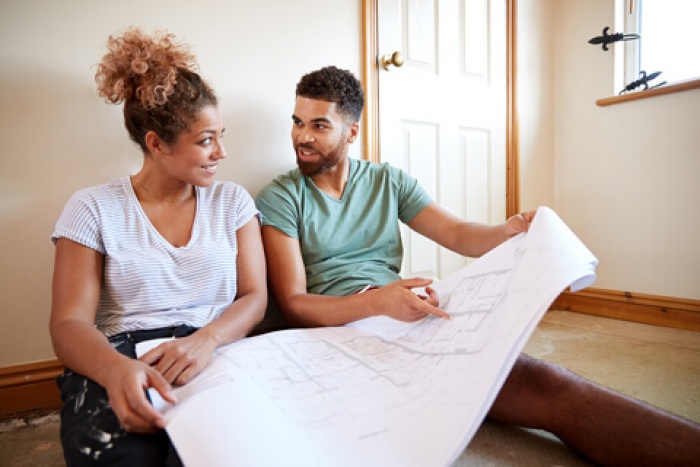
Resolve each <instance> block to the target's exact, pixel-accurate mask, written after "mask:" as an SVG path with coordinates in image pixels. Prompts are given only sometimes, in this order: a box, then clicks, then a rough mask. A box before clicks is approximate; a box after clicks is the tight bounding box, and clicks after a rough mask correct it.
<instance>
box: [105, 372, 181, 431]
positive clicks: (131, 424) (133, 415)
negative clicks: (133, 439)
mask: <svg viewBox="0 0 700 467" xmlns="http://www.w3.org/2000/svg"><path fill="white" fill-rule="evenodd" d="M150 387H153V388H156V390H157V391H158V392H159V393H160V394H161V395H162V396H163V398H164V399H166V400H167V401H169V402H173V403H174V402H176V398H175V395H174V394H173V393H172V389H171V388H170V385H169V384H168V383H167V381H165V379H164V378H163V377H162V376H161V375H160V374H159V373H158V372H157V371H155V370H153V369H152V368H148V367H144V371H141V372H139V374H137V375H136V378H126V379H124V380H122V384H120V385H117V386H116V387H114V388H112V389H111V390H110V389H108V391H107V393H108V395H109V401H110V405H111V407H112V410H114V413H115V414H116V415H117V418H119V421H120V422H121V424H122V426H123V427H124V429H126V430H127V431H129V432H135V433H152V432H154V431H157V430H158V429H163V428H165V419H164V418H163V416H162V415H161V414H160V413H159V412H158V411H157V410H156V409H155V408H154V407H153V405H151V403H150V402H149V401H148V398H147V397H146V392H145V391H146V390H147V389H148V388H150Z"/></svg>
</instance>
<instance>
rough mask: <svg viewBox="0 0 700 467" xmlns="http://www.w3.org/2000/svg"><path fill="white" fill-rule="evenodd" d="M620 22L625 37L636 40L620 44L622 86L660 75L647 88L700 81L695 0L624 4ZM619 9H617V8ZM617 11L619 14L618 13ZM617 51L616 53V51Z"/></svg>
mask: <svg viewBox="0 0 700 467" xmlns="http://www.w3.org/2000/svg"><path fill="white" fill-rule="evenodd" d="M621 3H623V4H624V5H622V6H623V10H624V11H623V12H622V14H623V17H624V19H623V20H622V21H616V22H617V23H618V24H620V25H621V26H622V27H623V28H624V32H625V33H637V34H639V35H640V36H641V38H640V39H638V40H631V41H625V42H623V44H624V56H625V60H624V75H623V76H624V83H622V87H620V90H621V89H622V88H624V86H625V85H627V84H629V83H631V82H632V81H635V80H638V79H639V78H640V74H639V72H640V71H642V70H643V71H646V73H647V75H650V74H651V73H654V72H657V71H660V72H661V75H659V77H658V78H656V79H654V80H653V81H651V82H650V83H649V85H650V86H654V85H656V84H660V83H661V82H663V81H666V82H667V83H669V84H671V83H676V82H678V81H686V80H689V79H697V78H700V31H698V30H697V29H696V28H697V20H698V17H700V2H698V0H624V1H623V2H621ZM618 8H619V6H618ZM618 11H619V10H618ZM618 50H619V49H618Z"/></svg>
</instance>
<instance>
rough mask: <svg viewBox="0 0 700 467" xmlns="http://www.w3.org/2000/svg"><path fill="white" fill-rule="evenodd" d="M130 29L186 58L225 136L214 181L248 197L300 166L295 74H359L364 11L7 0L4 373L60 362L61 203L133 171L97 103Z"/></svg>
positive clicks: (116, 123)
mask: <svg viewBox="0 0 700 467" xmlns="http://www.w3.org/2000/svg"><path fill="white" fill-rule="evenodd" d="M129 25H137V26H140V27H142V28H143V29H144V30H146V31H153V30H155V29H168V30H169V31H170V32H173V33H174V34H176V35H177V36H178V37H179V38H181V39H183V40H185V41H186V42H188V43H189V44H190V45H192V46H193V50H194V52H195V53H196V54H197V56H198V58H199V62H200V68H201V69H200V71H201V73H202V75H203V76H204V77H205V78H206V79H208V80H209V82H210V83H211V84H212V85H213V87H214V88H215V89H216V90H217V93H218V95H219V98H220V102H221V107H222V111H223V116H224V121H225V125H226V128H227V130H226V139H225V142H226V148H227V150H228V153H229V157H228V159H227V160H226V161H225V163H224V164H223V165H222V167H221V169H220V171H219V176H218V178H219V179H221V180H234V181H236V182H238V183H240V184H242V185H243V186H245V187H246V188H247V189H248V190H249V191H251V192H252V193H253V194H255V193H257V191H258V190H259V189H260V188H261V187H262V186H263V184H265V183H266V182H267V181H269V180H270V179H271V178H272V177H273V176H275V175H277V174H278V173H280V172H282V171H283V170H286V169H288V168H291V167H293V166H294V155H293V152H292V151H291V145H290V141H289V131H290V129H291V125H290V124H291V117H290V116H291V113H292V110H293V104H294V87H295V84H296V82H297V81H298V79H299V78H300V77H301V75H302V74H304V73H306V72H308V71H311V70H313V69H317V68H319V67H321V66H325V65H328V64H335V65H338V66H341V67H344V68H348V69H350V70H352V71H354V72H356V73H357V74H358V76H359V75H361V73H360V72H361V56H362V55H361V2H360V0H333V1H332V2H328V1H322V0H294V1H282V0H256V1H254V2H251V1H246V0H200V1H197V2H193V1H187V0H149V1H145V2H144V1H138V0H119V1H103V0H61V1H47V0H3V1H2V2H1V3H0V63H2V66H1V67H0V80H1V83H0V158H1V160H2V168H1V169H0V239H1V241H0V297H1V299H0V316H1V317H2V318H1V319H2V321H1V325H0V367H3V366H10V365H16V364H21V363H27V362H32V361H41V360H49V359H53V358H55V357H54V354H53V351H52V348H51V344H50V339H49V335H48V329H47V326H48V318H49V309H50V288H51V274H52V268H53V245H52V244H51V242H50V240H49V237H50V235H51V232H52V230H53V227H54V225H55V222H56V219H57V217H58V215H59V213H60V211H61V209H62V207H63V204H64V203H65V201H66V199H67V198H68V197H69V196H70V194H71V193H73V192H74V191H75V190H77V189H78V188H81V187H84V186H89V185H94V184H97V183H101V182H103V181H106V180H108V179H111V178H115V177H118V176H121V175H125V174H130V173H134V172H136V171H137V170H138V169H139V168H140V165H141V160H142V155H141V153H140V152H139V150H138V148H137V147H136V145H135V144H133V143H132V142H131V141H130V140H129V137H128V135H127V133H126V130H125V129H124V125H123V122H122V117H121V107H117V106H113V105H108V104H106V103H104V102H103V101H101V100H100V99H99V98H98V97H97V94H96V91H95V83H94V73H95V67H94V65H95V64H96V63H97V62H99V60H100V58H101V56H102V55H103V54H104V52H105V43H106V40H107V37H108V36H109V35H110V34H117V33H119V32H121V31H122V30H123V29H124V28H126V27H127V26H129ZM355 146H357V148H356V150H359V147H360V145H359V144H358V145H355Z"/></svg>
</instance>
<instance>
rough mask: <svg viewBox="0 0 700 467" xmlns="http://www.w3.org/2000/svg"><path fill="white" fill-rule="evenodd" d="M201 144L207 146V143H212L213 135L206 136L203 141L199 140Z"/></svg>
mask: <svg viewBox="0 0 700 467" xmlns="http://www.w3.org/2000/svg"><path fill="white" fill-rule="evenodd" d="M199 144H203V145H205V146H206V145H207V144H211V137H209V138H204V139H203V140H202V141H200V142H199Z"/></svg>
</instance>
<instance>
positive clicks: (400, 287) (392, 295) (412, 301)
mask: <svg viewBox="0 0 700 467" xmlns="http://www.w3.org/2000/svg"><path fill="white" fill-rule="evenodd" d="M432 282H433V281H432V280H431V279H422V278H413V279H402V280H399V281H396V282H392V283H391V284H388V285H386V286H384V287H380V288H378V289H374V290H370V291H368V292H365V293H367V294H374V296H375V297H376V298H377V300H378V301H379V303H380V307H381V309H382V310H386V311H385V312H384V314H385V315H387V316H390V317H392V318H394V319H398V320H400V321H406V322H412V321H418V320H419V319H423V318H425V317H426V316H428V315H433V316H437V317H438V318H445V319H449V318H450V315H448V314H447V313H445V312H444V311H442V310H441V309H439V308H438V304H439V300H438V296H437V292H435V290H433V289H432V288H430V287H428V285H430V284H431V283H432ZM418 287H425V292H426V293H427V294H428V295H427V296H426V295H417V294H415V293H413V292H412V291H411V289H413V288H418Z"/></svg>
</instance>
